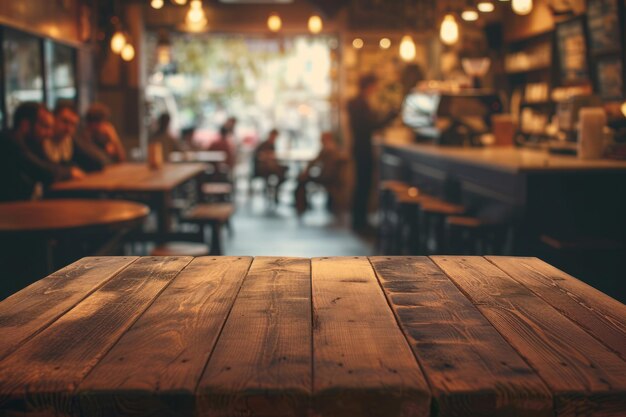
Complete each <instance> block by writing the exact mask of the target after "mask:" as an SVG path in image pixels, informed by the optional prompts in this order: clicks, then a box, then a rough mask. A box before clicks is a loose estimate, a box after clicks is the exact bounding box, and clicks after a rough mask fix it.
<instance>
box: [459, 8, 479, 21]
mask: <svg viewBox="0 0 626 417" xmlns="http://www.w3.org/2000/svg"><path fill="white" fill-rule="evenodd" d="M461 19H463V20H465V21H466V22H475V21H476V20H478V12H477V11H476V10H464V11H463V13H461Z"/></svg>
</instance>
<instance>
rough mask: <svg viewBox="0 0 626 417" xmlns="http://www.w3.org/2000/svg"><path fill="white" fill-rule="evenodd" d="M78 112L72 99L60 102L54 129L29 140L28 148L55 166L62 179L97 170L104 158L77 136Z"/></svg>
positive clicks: (82, 175) (56, 109) (104, 160)
mask: <svg viewBox="0 0 626 417" xmlns="http://www.w3.org/2000/svg"><path fill="white" fill-rule="evenodd" d="M78 120H79V119H78V113H77V112H76V109H75V107H74V105H73V103H72V102H70V101H60V102H59V103H57V106H56V107H55V109H54V131H53V134H52V136H51V137H50V138H46V139H44V140H43V141H41V142H37V143H30V144H29V148H30V150H31V151H32V152H33V153H34V154H35V155H37V156H38V157H40V158H41V159H43V160H44V161H46V162H48V163H50V164H52V165H56V166H55V168H56V169H58V170H59V171H60V172H59V175H60V176H61V179H70V178H82V177H84V176H85V174H84V172H90V171H100V170H102V169H103V168H104V165H105V163H106V158H105V157H104V155H103V154H101V153H100V152H99V151H98V150H97V149H96V148H95V147H93V146H89V145H88V144H85V143H84V142H82V141H79V140H77V138H76V128H77V127H78Z"/></svg>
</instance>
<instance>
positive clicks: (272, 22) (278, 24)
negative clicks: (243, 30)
mask: <svg viewBox="0 0 626 417" xmlns="http://www.w3.org/2000/svg"><path fill="white" fill-rule="evenodd" d="M282 27H283V21H282V20H281V19H280V16H279V15H277V14H275V13H274V14H272V15H270V17H268V18H267V28H268V29H269V30H270V31H272V32H278V31H279V30H280V29H281V28H282Z"/></svg>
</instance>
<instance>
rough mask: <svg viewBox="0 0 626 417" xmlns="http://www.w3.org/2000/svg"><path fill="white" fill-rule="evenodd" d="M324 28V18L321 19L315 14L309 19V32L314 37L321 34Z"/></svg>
mask: <svg viewBox="0 0 626 417" xmlns="http://www.w3.org/2000/svg"><path fill="white" fill-rule="evenodd" d="M323 28H324V23H323V22H322V18H321V17H319V16H318V15H316V14H314V15H313V16H311V17H309V32H311V33H313V34H314V35H316V34H318V33H320V32H321V31H322V29H323Z"/></svg>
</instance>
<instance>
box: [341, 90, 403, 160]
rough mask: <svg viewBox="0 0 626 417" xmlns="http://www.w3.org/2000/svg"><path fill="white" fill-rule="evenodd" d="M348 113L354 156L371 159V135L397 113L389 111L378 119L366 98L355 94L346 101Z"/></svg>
mask: <svg viewBox="0 0 626 417" xmlns="http://www.w3.org/2000/svg"><path fill="white" fill-rule="evenodd" d="M348 114H349V115H350V129H351V130H352V142H353V148H352V151H353V153H354V156H355V157H356V159H364V158H367V159H371V156H372V135H373V134H374V132H375V131H376V130H378V129H381V128H383V127H384V126H385V125H387V124H388V123H389V122H391V121H392V120H393V119H394V118H395V117H396V115H397V113H395V112H391V113H389V114H388V115H387V116H385V117H384V118H383V119H380V118H379V117H377V115H376V114H375V113H374V112H373V111H372V109H371V108H370V105H369V103H368V102H367V100H366V98H365V97H363V96H357V97H355V98H353V99H352V100H350V102H349V103H348Z"/></svg>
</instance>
